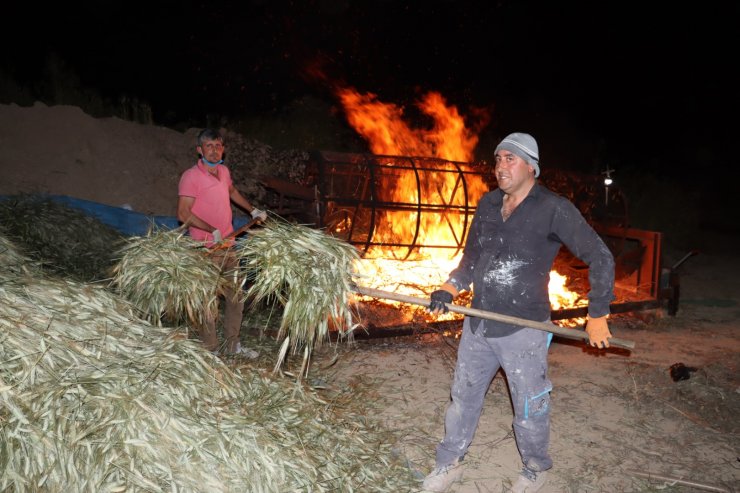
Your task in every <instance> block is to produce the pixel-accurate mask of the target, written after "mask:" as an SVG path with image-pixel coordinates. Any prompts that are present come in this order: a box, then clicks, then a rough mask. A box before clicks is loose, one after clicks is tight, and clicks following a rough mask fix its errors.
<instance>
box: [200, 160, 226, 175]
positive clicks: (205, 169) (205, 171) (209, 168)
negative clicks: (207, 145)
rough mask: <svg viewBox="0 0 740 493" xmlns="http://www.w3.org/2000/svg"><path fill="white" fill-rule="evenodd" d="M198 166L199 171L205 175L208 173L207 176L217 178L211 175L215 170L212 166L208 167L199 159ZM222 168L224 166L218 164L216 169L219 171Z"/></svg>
mask: <svg viewBox="0 0 740 493" xmlns="http://www.w3.org/2000/svg"><path fill="white" fill-rule="evenodd" d="M197 166H198V169H199V170H201V171H202V172H203V173H206V174H208V175H211V176H214V177H215V176H216V175H215V174H214V173H211V171H210V170H211V169H213V168H211V167H210V166H208V165H206V164H205V163H204V162H203V160H202V159H198V165H197ZM220 166H222V165H221V164H217V165H216V166H215V168H216V169H218V168H219V167H220Z"/></svg>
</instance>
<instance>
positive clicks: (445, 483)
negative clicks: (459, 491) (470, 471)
mask: <svg viewBox="0 0 740 493" xmlns="http://www.w3.org/2000/svg"><path fill="white" fill-rule="evenodd" d="M462 473H463V469H462V464H460V462H459V461H457V460H456V461H455V462H453V463H452V464H449V465H447V466H442V467H435V468H434V470H433V471H432V472H430V473H429V475H428V476H427V477H426V478H424V482H423V483H422V485H421V487H422V489H423V490H424V491H432V492H434V493H442V492H445V491H447V490H448V489H449V488H450V486H452V483H455V482H457V481H460V480H461V479H462Z"/></svg>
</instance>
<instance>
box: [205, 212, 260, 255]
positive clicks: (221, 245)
mask: <svg viewBox="0 0 740 493" xmlns="http://www.w3.org/2000/svg"><path fill="white" fill-rule="evenodd" d="M261 222H262V219H260V218H259V217H255V218H254V219H252V220H251V221H249V222H248V223H247V224H245V225H244V226H242V227H241V228H239V229H236V230H234V231H232V232H231V233H229V234H228V235H226V237H224V238H223V239H222V240H221V242H220V243H216V245H214V246H212V247H211V248H209V251H211V252H213V251H217V250H228V249H229V248H231V245H230V244H229V243H228V242H226V241H224V240H230V239H231V238H236V237H237V236H239V235H240V234H242V233H243V232H245V231H246V230H248V229H249V228H251V227H252V226H254V225H255V224H258V223H261Z"/></svg>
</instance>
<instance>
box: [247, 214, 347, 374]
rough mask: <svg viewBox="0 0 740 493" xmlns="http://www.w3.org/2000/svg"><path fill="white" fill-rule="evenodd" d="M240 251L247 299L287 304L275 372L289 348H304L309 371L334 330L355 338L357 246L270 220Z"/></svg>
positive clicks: (250, 236) (280, 330) (299, 226)
mask: <svg viewBox="0 0 740 493" xmlns="http://www.w3.org/2000/svg"><path fill="white" fill-rule="evenodd" d="M236 252H237V256H238V258H239V259H240V262H239V263H240V266H241V269H242V276H241V277H242V279H244V282H245V283H246V285H247V286H248V289H247V292H246V299H247V300H251V303H252V304H257V303H259V302H261V301H263V300H268V301H278V302H279V303H280V304H282V305H283V315H282V320H281V324H280V328H279V331H278V339H283V343H282V347H281V350H280V353H279V355H278V361H277V364H276V366H275V368H276V370H277V369H279V367H280V365H281V364H282V362H283V360H284V358H285V355H286V354H287V352H288V350H289V349H290V350H291V352H292V353H293V354H295V353H296V352H297V351H298V350H299V349H300V348H303V349H304V369H303V370H304V371H305V370H307V368H308V361H309V357H310V354H311V352H312V350H313V348H314V347H318V346H320V345H322V344H323V343H325V342H326V341H328V340H329V331H330V329H334V330H336V331H337V332H338V333H339V334H340V335H351V331H352V330H353V329H354V328H355V326H356V325H355V322H354V320H355V318H356V317H355V314H354V312H353V310H352V305H351V304H350V300H351V294H352V292H353V290H352V286H353V280H352V279H353V273H354V269H355V266H356V262H357V261H359V258H360V257H359V252H358V251H357V249H356V248H355V247H353V246H352V245H350V244H349V243H347V242H344V241H342V240H340V239H337V238H335V237H333V236H330V235H328V234H326V233H324V232H323V231H321V230H318V229H312V228H308V227H306V226H302V225H297V224H292V223H289V222H287V221H285V220H282V219H279V218H276V217H272V218H270V219H268V221H266V223H265V224H264V227H263V228H259V229H254V230H250V232H249V234H248V235H247V237H246V238H245V239H244V240H240V241H239V242H238V243H237V247H236ZM302 373H303V372H302Z"/></svg>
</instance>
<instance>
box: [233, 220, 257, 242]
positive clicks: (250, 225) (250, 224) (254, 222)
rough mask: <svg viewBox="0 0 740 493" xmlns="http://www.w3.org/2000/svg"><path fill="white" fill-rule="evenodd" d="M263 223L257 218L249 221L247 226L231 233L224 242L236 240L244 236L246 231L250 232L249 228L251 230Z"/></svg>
mask: <svg viewBox="0 0 740 493" xmlns="http://www.w3.org/2000/svg"><path fill="white" fill-rule="evenodd" d="M261 222H262V219H260V218H259V217H255V218H254V219H252V220H251V221H249V222H248V223H247V224H245V225H244V226H242V227H241V228H239V229H237V230H235V231H232V232H231V233H229V234H228V235H227V236H226V238H224V240H225V239H227V238H236V237H237V236H239V235H240V234H242V233H243V232H245V231H246V230H248V229H249V228H251V227H252V226H254V225H255V224H257V223H261Z"/></svg>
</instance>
